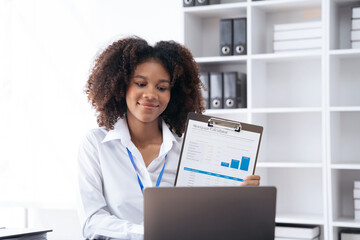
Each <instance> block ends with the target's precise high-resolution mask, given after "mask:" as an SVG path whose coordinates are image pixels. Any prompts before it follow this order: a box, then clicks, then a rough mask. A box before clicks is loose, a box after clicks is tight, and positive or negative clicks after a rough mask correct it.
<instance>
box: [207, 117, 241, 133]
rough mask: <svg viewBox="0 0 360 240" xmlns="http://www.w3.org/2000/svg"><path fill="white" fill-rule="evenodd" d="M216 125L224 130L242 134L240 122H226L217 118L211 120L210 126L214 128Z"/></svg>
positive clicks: (209, 121)
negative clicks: (228, 129) (227, 129)
mask: <svg viewBox="0 0 360 240" xmlns="http://www.w3.org/2000/svg"><path fill="white" fill-rule="evenodd" d="M214 125H219V126H222V127H224V128H230V129H234V130H235V132H240V131H241V129H242V126H241V123H240V122H236V121H232V120H224V119H220V118H216V117H211V118H209V120H208V126H209V127H213V126H214Z"/></svg>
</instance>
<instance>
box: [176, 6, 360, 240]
mask: <svg viewBox="0 0 360 240" xmlns="http://www.w3.org/2000/svg"><path fill="white" fill-rule="evenodd" d="M356 5H358V6H360V1H359V0H356V1H355V0H265V1H252V0H243V1H241V0H233V1H225V0H220V4H216V5H209V6H201V7H184V8H183V15H184V43H185V45H186V46H187V47H188V48H189V49H190V50H191V52H192V53H193V55H194V57H195V60H196V61H197V63H198V64H199V66H200V69H201V71H238V72H244V73H246V74H247V108H245V109H230V110H229V109H224V110H207V111H206V114H208V115H214V116H219V117H225V118H230V119H233V120H238V121H244V122H250V123H254V124H260V125H262V126H264V134H263V138H262V143H261V148H260V153H259V159H258V164H257V170H256V173H257V174H259V175H261V177H262V180H261V184H262V185H275V186H276V187H277V189H278V198H277V200H278V201H277V214H276V221H277V222H282V223H298V224H318V225H320V226H321V228H322V229H321V232H322V236H321V239H326V240H327V239H330V240H338V236H339V231H341V230H342V229H345V228H356V229H360V222H359V221H357V222H356V221H354V209H353V202H352V200H351V199H352V188H353V182H354V181H355V180H360V49H350V47H351V45H350V42H349V41H350V18H351V7H353V6H356ZM239 17H247V55H243V56H219V42H220V33H219V21H220V19H223V18H239ZM306 21H321V22H322V43H323V44H322V49H320V50H308V51H293V52H282V53H274V52H273V40H272V39H273V27H274V25H275V24H283V23H295V22H306Z"/></svg>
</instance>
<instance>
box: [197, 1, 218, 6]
mask: <svg viewBox="0 0 360 240" xmlns="http://www.w3.org/2000/svg"><path fill="white" fill-rule="evenodd" d="M218 3H219V0H195V6H204V5H209V4H218Z"/></svg>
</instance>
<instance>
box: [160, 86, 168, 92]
mask: <svg viewBox="0 0 360 240" xmlns="http://www.w3.org/2000/svg"><path fill="white" fill-rule="evenodd" d="M158 89H159V90H160V91H166V90H167V87H158Z"/></svg>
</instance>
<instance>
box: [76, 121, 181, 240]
mask: <svg viewBox="0 0 360 240" xmlns="http://www.w3.org/2000/svg"><path fill="white" fill-rule="evenodd" d="M162 134H163V143H162V144H161V147H160V152H159V156H158V157H157V158H156V159H154V160H153V161H152V162H151V163H150V165H149V166H148V167H147V168H146V166H145V163H144V160H143V158H142V155H141V153H140V152H139V150H138V149H137V148H136V147H135V145H134V144H133V142H132V141H131V138H130V133H129V128H128V125H127V122H126V119H120V120H119V121H118V122H117V123H116V124H115V126H114V129H113V130H110V131H107V130H106V129H105V128H104V127H101V128H96V129H93V130H91V131H89V132H88V133H87V134H86V136H85V137H84V138H83V140H82V143H81V145H80V149H79V156H78V163H79V169H78V171H79V174H78V175H79V188H80V197H79V215H80V220H81V225H82V233H83V236H84V237H85V238H88V239H110V238H115V239H143V233H144V226H143V221H144V220H143V218H144V214H143V194H142V192H141V189H140V185H139V182H138V178H137V176H136V172H135V169H134V167H133V165H132V163H131V160H130V158H129V155H128V153H127V150H126V147H127V148H128V149H129V150H130V151H131V153H132V155H133V158H134V162H135V165H136V168H137V170H138V175H139V177H140V179H141V181H142V183H143V185H144V188H146V187H154V186H155V184H156V181H157V179H158V176H159V174H160V171H161V169H162V167H163V165H164V160H165V156H166V155H167V158H166V165H165V169H164V173H163V176H162V180H161V183H160V187H161V186H174V181H175V175H176V170H177V166H178V160H179V156H180V150H181V144H182V138H179V137H177V136H176V135H175V134H173V133H172V132H171V131H170V130H169V128H168V126H167V125H166V124H165V122H164V121H163V122H162Z"/></svg>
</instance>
